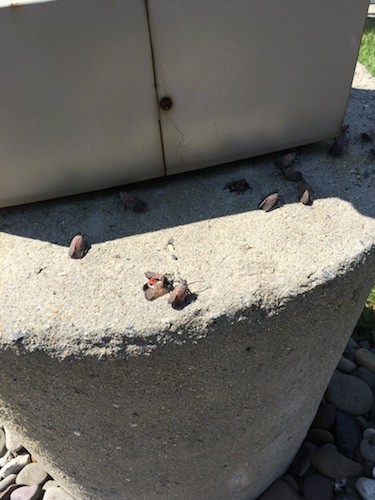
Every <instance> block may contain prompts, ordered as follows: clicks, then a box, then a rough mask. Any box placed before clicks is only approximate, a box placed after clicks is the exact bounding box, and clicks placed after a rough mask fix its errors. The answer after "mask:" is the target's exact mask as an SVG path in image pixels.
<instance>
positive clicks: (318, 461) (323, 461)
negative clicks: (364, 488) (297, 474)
mask: <svg viewBox="0 0 375 500" xmlns="http://www.w3.org/2000/svg"><path fill="white" fill-rule="evenodd" d="M311 463H312V465H313V466H314V467H315V469H316V470H317V471H319V472H320V473H322V474H324V475H325V476H328V477H330V478H332V479H339V478H341V477H353V476H360V475H361V474H363V467H362V465H361V464H359V463H357V462H354V461H353V460H350V459H349V458H346V457H344V455H341V453H339V452H338V451H336V450H334V449H333V448H331V447H327V446H323V447H322V448H319V449H318V450H316V451H314V452H313V454H312V455H311Z"/></svg>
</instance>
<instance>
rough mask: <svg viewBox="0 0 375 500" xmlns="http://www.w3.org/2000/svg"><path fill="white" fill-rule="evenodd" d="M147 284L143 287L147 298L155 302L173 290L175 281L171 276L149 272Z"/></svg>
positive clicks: (147, 273)
mask: <svg viewBox="0 0 375 500" xmlns="http://www.w3.org/2000/svg"><path fill="white" fill-rule="evenodd" d="M145 274H146V278H147V283H145V284H144V285H143V291H144V292H145V298H146V299H147V300H155V299H157V298H159V297H162V296H163V295H165V294H166V293H168V292H170V291H172V290H173V281H172V277H171V275H170V274H161V273H154V272H152V271H147V272H146V273H145Z"/></svg>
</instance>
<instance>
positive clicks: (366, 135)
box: [361, 130, 375, 142]
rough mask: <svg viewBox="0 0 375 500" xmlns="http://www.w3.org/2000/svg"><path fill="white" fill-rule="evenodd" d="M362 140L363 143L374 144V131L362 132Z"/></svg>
mask: <svg viewBox="0 0 375 500" xmlns="http://www.w3.org/2000/svg"><path fill="white" fill-rule="evenodd" d="M361 139H362V141H363V142H374V140H375V132H374V131H373V130H368V131H367V132H362V133H361Z"/></svg>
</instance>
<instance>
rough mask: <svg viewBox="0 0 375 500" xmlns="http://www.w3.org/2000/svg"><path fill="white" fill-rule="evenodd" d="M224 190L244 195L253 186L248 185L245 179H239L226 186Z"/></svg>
mask: <svg viewBox="0 0 375 500" xmlns="http://www.w3.org/2000/svg"><path fill="white" fill-rule="evenodd" d="M223 189H229V191H230V192H231V193H237V194H243V193H244V192H245V191H247V190H248V189H250V190H251V191H252V188H251V186H250V185H249V184H248V183H247V181H246V180H245V179H239V180H238V181H232V182H228V183H227V184H225V186H224V187H223Z"/></svg>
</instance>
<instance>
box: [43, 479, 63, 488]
mask: <svg viewBox="0 0 375 500" xmlns="http://www.w3.org/2000/svg"><path fill="white" fill-rule="evenodd" d="M53 486H57V487H58V486H59V485H58V483H57V482H56V481H55V480H54V479H50V480H49V481H46V482H45V483H44V484H43V486H42V490H49V489H50V488H52V487H53Z"/></svg>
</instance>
